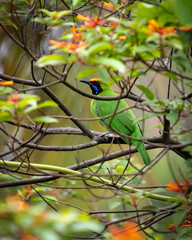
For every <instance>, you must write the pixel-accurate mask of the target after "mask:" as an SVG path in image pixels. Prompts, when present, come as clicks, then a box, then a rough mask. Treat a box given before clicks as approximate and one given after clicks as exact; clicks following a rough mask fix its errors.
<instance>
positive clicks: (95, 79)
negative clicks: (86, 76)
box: [90, 78, 101, 82]
mask: <svg viewBox="0 0 192 240" xmlns="http://www.w3.org/2000/svg"><path fill="white" fill-rule="evenodd" d="M90 81H91V82H96V81H99V82H101V78H92V79H90Z"/></svg>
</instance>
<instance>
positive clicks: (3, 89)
mask: <svg viewBox="0 0 192 240" xmlns="http://www.w3.org/2000/svg"><path fill="white" fill-rule="evenodd" d="M12 91H13V89H12V88H10V87H0V95H2V94H6V93H11V92H12Z"/></svg>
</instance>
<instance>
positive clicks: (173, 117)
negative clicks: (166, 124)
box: [166, 111, 179, 124]
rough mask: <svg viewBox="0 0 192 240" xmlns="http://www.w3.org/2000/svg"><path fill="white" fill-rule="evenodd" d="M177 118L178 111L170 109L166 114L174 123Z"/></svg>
mask: <svg viewBox="0 0 192 240" xmlns="http://www.w3.org/2000/svg"><path fill="white" fill-rule="evenodd" d="M178 118H179V113H178V111H171V112H170V113H169V114H167V115H166V119H167V120H168V121H170V122H171V123H173V124H175V123H176V122H177V121H178Z"/></svg>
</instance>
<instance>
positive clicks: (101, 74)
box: [98, 67, 110, 82]
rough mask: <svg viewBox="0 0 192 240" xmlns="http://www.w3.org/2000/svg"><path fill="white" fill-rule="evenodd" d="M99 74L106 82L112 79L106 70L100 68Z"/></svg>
mask: <svg viewBox="0 0 192 240" xmlns="http://www.w3.org/2000/svg"><path fill="white" fill-rule="evenodd" d="M98 72H99V75H100V76H101V78H102V80H103V81H104V82H107V81H108V80H109V79H110V75H109V73H108V71H107V70H106V69H105V68H101V67H98Z"/></svg>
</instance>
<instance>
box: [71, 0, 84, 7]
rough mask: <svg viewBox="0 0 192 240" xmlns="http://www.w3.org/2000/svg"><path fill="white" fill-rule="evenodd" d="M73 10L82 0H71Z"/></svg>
mask: <svg viewBox="0 0 192 240" xmlns="http://www.w3.org/2000/svg"><path fill="white" fill-rule="evenodd" d="M72 2H73V8H75V7H76V6H77V5H79V4H80V3H81V2H84V0H73V1H72Z"/></svg>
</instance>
